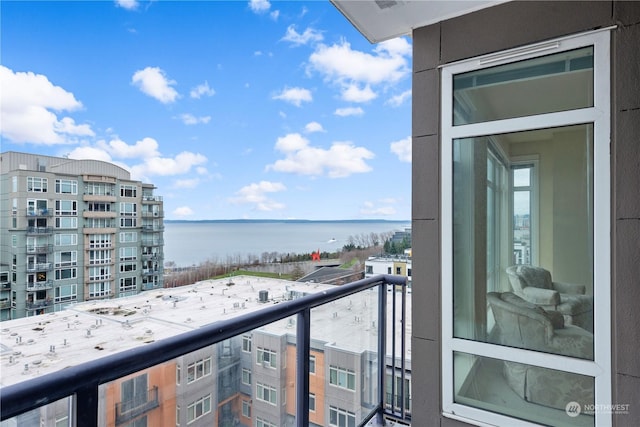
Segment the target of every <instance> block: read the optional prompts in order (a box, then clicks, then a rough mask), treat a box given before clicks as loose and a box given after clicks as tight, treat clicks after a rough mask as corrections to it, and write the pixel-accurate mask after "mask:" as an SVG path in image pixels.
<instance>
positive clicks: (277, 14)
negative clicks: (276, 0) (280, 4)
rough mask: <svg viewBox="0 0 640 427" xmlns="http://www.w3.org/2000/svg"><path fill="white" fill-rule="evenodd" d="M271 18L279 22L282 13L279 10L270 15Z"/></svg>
mask: <svg viewBox="0 0 640 427" xmlns="http://www.w3.org/2000/svg"><path fill="white" fill-rule="evenodd" d="M269 17H270V18H271V19H273V20H274V21H277V20H278V18H279V17H280V11H279V10H274V11H273V12H271V13H270V14H269Z"/></svg>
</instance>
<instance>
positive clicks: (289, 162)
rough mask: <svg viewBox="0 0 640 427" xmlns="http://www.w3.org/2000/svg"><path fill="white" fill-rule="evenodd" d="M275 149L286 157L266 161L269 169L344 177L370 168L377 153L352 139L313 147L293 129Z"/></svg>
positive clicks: (279, 141)
mask: <svg viewBox="0 0 640 427" xmlns="http://www.w3.org/2000/svg"><path fill="white" fill-rule="evenodd" d="M275 149H276V150H278V151H280V152H282V153H283V154H284V155H285V158H284V159H280V160H277V161H276V162H275V163H273V164H270V165H267V167H266V169H267V170H273V171H276V172H287V173H295V174H298V175H311V176H322V175H327V176H328V177H329V178H345V177H347V176H349V175H352V174H354V173H365V172H369V171H371V170H372V169H371V167H370V166H369V165H368V164H367V163H366V160H368V159H372V158H373V157H374V154H373V153H372V152H371V151H369V150H367V149H366V148H364V147H356V146H354V145H353V144H352V143H351V142H334V143H333V144H332V145H331V147H330V148H329V149H328V150H327V149H324V148H320V147H313V146H311V145H310V144H309V140H307V139H306V138H304V137H303V136H302V135H300V134H297V133H293V134H288V135H285V136H284V137H281V138H278V140H277V142H276V145H275Z"/></svg>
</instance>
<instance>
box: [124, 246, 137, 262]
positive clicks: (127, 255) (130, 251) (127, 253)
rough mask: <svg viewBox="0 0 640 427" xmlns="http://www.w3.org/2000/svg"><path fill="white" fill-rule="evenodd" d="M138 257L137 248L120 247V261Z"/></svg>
mask: <svg viewBox="0 0 640 427" xmlns="http://www.w3.org/2000/svg"><path fill="white" fill-rule="evenodd" d="M137 258H138V248H136V247H128V248H120V261H132V260H135V259H137Z"/></svg>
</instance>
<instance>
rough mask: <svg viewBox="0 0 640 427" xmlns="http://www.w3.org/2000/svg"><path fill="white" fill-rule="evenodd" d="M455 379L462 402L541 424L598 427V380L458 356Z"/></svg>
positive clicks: (470, 356)
mask: <svg viewBox="0 0 640 427" xmlns="http://www.w3.org/2000/svg"><path fill="white" fill-rule="evenodd" d="M454 381H455V396H454V400H455V402H456V403H461V404H464V405H468V406H473V407H476V408H480V409H486V410H490V411H492V412H498V413H501V414H504V415H508V416H511V417H514V418H520V419H524V420H527V421H532V422H534V423H537V424H538V423H539V424H541V425H553V426H593V425H595V417H594V414H593V410H592V408H594V395H595V393H594V385H595V384H594V380H593V378H592V377H588V376H585V375H578V374H572V373H568V372H562V371H557V370H553V369H548V368H541V367H538V366H532V365H526V364H522V363H516V362H507V361H503V360H499V359H492V358H488V357H480V356H472V355H469V354H465V353H455V354H454Z"/></svg>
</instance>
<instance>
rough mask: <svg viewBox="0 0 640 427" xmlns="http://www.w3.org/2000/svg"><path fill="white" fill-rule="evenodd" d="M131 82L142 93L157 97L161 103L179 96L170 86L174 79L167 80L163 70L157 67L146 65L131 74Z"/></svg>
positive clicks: (171, 100) (167, 102) (168, 101)
mask: <svg viewBox="0 0 640 427" xmlns="http://www.w3.org/2000/svg"><path fill="white" fill-rule="evenodd" d="M131 83H132V84H133V85H135V86H137V87H138V88H139V89H140V90H141V91H142V93H144V94H146V95H149V96H150V97H152V98H155V99H157V100H158V101H160V102H162V103H163V104H169V103H172V102H174V101H175V100H176V99H178V98H179V95H178V92H177V91H176V90H175V89H174V88H173V87H172V86H174V85H175V84H176V82H175V80H169V79H168V78H167V76H166V75H165V73H164V71H163V70H161V69H160V68H158V67H147V68H145V69H143V70H138V71H136V72H135V73H134V74H133V77H132V78H131Z"/></svg>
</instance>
